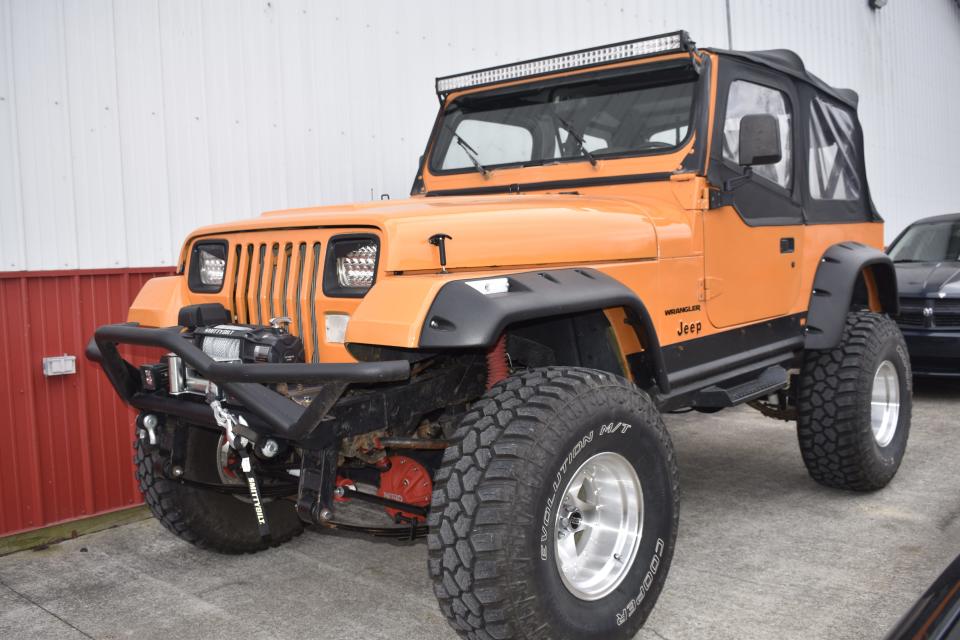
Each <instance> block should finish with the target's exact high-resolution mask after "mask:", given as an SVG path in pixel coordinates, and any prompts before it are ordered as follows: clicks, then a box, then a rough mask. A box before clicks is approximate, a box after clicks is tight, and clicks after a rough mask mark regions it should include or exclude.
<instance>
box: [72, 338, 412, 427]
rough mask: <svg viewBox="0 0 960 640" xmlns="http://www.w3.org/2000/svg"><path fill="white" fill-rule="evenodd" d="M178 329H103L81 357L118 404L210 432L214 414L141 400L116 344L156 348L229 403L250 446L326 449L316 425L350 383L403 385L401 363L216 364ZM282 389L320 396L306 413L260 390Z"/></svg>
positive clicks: (170, 401)
mask: <svg viewBox="0 0 960 640" xmlns="http://www.w3.org/2000/svg"><path fill="white" fill-rule="evenodd" d="M189 337H190V336H189V334H188V333H185V332H184V329H183V328H182V327H167V328H159V329H157V328H148V327H141V326H138V325H136V324H111V325H104V326H102V327H100V328H98V329H97V330H96V332H95V333H94V336H93V339H92V340H91V341H90V344H89V345H88V346H87V350H86V355H87V358H89V359H90V360H92V361H94V362H97V363H99V364H100V366H101V367H102V368H103V371H104V373H106V375H107V378H108V379H109V380H110V383H111V384H112V385H113V387H114V389H116V391H117V393H118V394H119V395H120V397H121V398H122V399H123V400H124V401H125V402H127V403H128V404H130V405H131V406H133V407H136V408H138V409H140V410H142V411H156V412H160V413H166V414H171V415H179V416H181V417H184V418H187V419H190V420H195V421H198V422H201V423H204V424H212V425H216V420H215V419H214V417H213V411H212V409H211V408H210V406H209V405H208V404H206V403H204V402H201V401H197V400H191V399H186V398H181V397H179V396H177V397H173V396H169V395H166V394H164V393H162V392H153V393H146V392H144V391H143V389H142V387H141V382H140V375H139V371H138V370H137V369H136V368H135V367H134V366H133V365H132V364H130V363H129V362H127V361H126V360H124V359H123V357H122V356H121V355H120V352H119V350H118V348H117V345H119V344H131V345H139V346H147V347H159V348H162V349H165V350H166V351H168V352H172V353H175V354H177V355H178V356H180V357H181V358H183V361H184V362H185V363H186V364H188V365H189V366H190V367H192V368H193V369H195V370H196V371H197V372H198V373H199V374H200V375H202V376H203V377H204V378H206V379H207V380H210V381H211V382H213V383H215V384H216V385H217V386H218V387H219V388H220V389H221V390H222V391H223V392H224V393H225V394H226V395H227V397H228V398H231V399H233V401H235V402H236V403H237V404H239V405H240V407H239V411H238V412H239V413H240V414H241V415H242V416H243V417H244V419H245V420H246V422H247V426H248V427H249V429H250V430H251V433H249V434H243V435H246V436H247V437H249V438H250V439H251V440H256V439H257V438H258V436H259V435H271V436H275V437H279V438H283V439H285V440H289V441H293V442H304V441H307V440H309V441H311V442H312V443H314V445H316V444H328V443H327V442H325V441H326V440H332V439H333V438H334V437H335V434H334V433H333V432H332V430H331V433H330V434H327V435H326V436H325V435H324V434H319V442H318V436H317V435H316V434H315V431H317V427H318V426H319V425H320V422H321V421H322V420H323V419H324V418H325V417H326V415H327V412H328V411H329V410H330V408H331V407H332V406H333V404H334V403H336V402H337V400H338V399H339V398H340V396H341V395H342V393H343V391H344V389H345V388H346V386H347V385H348V384H352V383H359V384H375V383H385V382H396V381H401V380H407V379H408V378H409V377H410V363H409V362H407V361H406V360H391V361H381V362H357V363H320V364H304V363H296V364H241V363H228V362H217V361H215V360H213V359H212V358H210V357H209V356H208V355H207V354H206V353H204V352H203V351H202V350H201V349H200V348H198V347H197V346H196V345H195V344H194V343H193V342H192V340H190V339H189ZM281 382H291V383H292V382H297V383H300V382H302V383H315V384H322V385H323V390H322V391H321V392H320V393H319V394H317V396H316V397H315V398H314V400H313V402H311V404H310V405H309V406H307V407H303V406H301V405H300V404H297V403H296V402H294V401H293V400H291V399H289V398H288V397H286V396H284V395H282V394H280V393H277V392H276V391H274V390H273V389H271V388H269V387H267V386H265V385H267V384H275V383H281Z"/></svg>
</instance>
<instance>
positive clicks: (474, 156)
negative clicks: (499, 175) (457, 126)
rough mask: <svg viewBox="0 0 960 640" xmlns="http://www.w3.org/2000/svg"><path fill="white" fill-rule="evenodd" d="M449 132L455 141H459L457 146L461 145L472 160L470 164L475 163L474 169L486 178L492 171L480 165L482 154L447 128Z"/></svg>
mask: <svg viewBox="0 0 960 640" xmlns="http://www.w3.org/2000/svg"><path fill="white" fill-rule="evenodd" d="M447 131H449V132H450V135H452V136H453V139H454V140H456V141H457V144H458V145H460V148H461V149H463V152H464V153H465V154H467V157H468V158H470V162H472V163H473V166H474V168H475V169H476V170H477V171H479V172H480V174H481V175H482V176H483V177H484V178H486V177H487V175H489V173H490V171H489V170H488V169H487V168H486V167H485V166H483V165H482V164H480V154H479V153H477V150H476V149H474V148H473V147H471V146H470V145H469V144H467V141H466V140H464V139H463V138H461V137H460V135H459V134H458V133H457V132H456V131H454V130H453V129H451V128H450V127H447Z"/></svg>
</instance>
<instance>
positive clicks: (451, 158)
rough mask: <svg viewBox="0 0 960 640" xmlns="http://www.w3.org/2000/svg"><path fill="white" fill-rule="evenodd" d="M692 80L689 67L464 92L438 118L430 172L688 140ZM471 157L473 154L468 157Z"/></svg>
mask: <svg viewBox="0 0 960 640" xmlns="http://www.w3.org/2000/svg"><path fill="white" fill-rule="evenodd" d="M696 82H697V75H696V73H695V72H694V71H693V69H692V68H691V67H689V66H683V67H676V66H673V67H670V68H659V69H649V70H641V71H637V72H634V73H631V74H629V75H625V74H622V73H621V74H618V75H617V76H616V77H605V76H602V75H600V76H592V77H588V78H585V79H583V80H581V81H579V82H572V81H566V82H564V83H562V84H560V83H553V84H550V85H546V86H544V85H541V86H540V87H538V88H535V89H525V90H510V91H504V90H496V89H495V90H492V91H490V92H489V93H479V94H468V95H466V96H464V97H462V98H460V99H458V100H456V101H455V102H454V103H453V104H451V105H450V106H449V107H448V108H447V110H446V112H445V113H444V114H443V119H442V122H441V124H440V127H439V133H438V135H437V140H436V143H435V145H434V150H433V152H432V153H431V158H430V169H431V171H432V172H433V173H445V172H463V171H474V170H475V169H476V168H477V167H476V164H477V163H479V164H480V165H482V167H483V168H484V169H489V168H495V167H503V166H511V165H513V166H517V165H521V166H522V165H536V164H545V163H548V162H560V161H583V160H587V159H589V156H594V157H596V158H604V157H618V156H634V155H644V154H649V153H658V152H663V151H666V150H672V149H675V148H677V147H678V146H679V145H680V144H682V143H683V142H684V141H685V140H686V138H687V137H688V135H689V132H690V129H691V121H692V116H693V103H694V93H695V89H696ZM471 156H473V157H472V158H471Z"/></svg>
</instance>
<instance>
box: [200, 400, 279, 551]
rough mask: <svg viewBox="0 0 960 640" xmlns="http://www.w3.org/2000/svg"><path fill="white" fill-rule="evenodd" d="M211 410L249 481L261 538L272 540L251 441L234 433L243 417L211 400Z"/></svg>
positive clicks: (248, 487)
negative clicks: (255, 469) (238, 458)
mask: <svg viewBox="0 0 960 640" xmlns="http://www.w3.org/2000/svg"><path fill="white" fill-rule="evenodd" d="M209 403H210V408H211V409H212V410H213V417H214V419H215V420H216V421H217V424H218V425H220V427H221V428H222V429H223V430H224V432H225V433H226V438H227V442H228V443H229V444H230V446H231V447H233V448H234V449H235V450H236V452H237V455H239V456H240V468H241V469H242V470H243V475H244V478H245V479H246V481H247V491H249V492H250V504H252V505H253V513H254V516H255V517H256V518H257V530H258V531H259V533H260V537H261V538H263V539H264V540H270V525H269V524H268V523H267V514H266V511H264V509H263V502H262V501H261V499H260V482H259V481H258V480H257V474H256V472H255V471H254V470H253V462H252V461H251V459H250V451H249V446H250V441H249V440H247V439H246V438H244V437H243V436H238V435H236V434H235V433H234V427H235V426H236V425H237V424H241V422H240V421H241V420H243V417H242V416H241V417H239V418H238V417H237V416H236V415H234V414H233V412H231V411H230V410H229V409H227V408H226V407H224V406H223V404H221V403H220V401H219V400H216V399H213V398H211V399H210V400H209Z"/></svg>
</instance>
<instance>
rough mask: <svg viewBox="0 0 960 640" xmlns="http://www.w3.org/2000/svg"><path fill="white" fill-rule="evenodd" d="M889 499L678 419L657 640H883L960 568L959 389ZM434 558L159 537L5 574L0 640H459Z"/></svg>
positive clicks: (931, 391)
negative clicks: (675, 480) (846, 489)
mask: <svg viewBox="0 0 960 640" xmlns="http://www.w3.org/2000/svg"><path fill="white" fill-rule="evenodd" d="M915 401H916V405H915V407H914V420H913V432H912V434H911V437H910V444H909V447H908V449H907V455H906V458H905V460H904V462H903V466H902V467H901V469H900V473H899V475H898V476H897V478H896V479H895V480H894V481H893V483H892V484H891V485H890V486H889V487H887V488H886V489H885V490H884V491H881V492H879V493H876V494H873V495H855V494H848V493H843V492H838V491H831V490H828V489H823V488H821V487H819V486H818V485H816V484H814V483H813V482H812V481H811V480H810V479H809V478H808V477H807V474H806V471H805V470H804V468H803V464H802V462H801V460H800V455H799V453H798V451H797V443H796V437H795V434H794V427H793V425H792V424H786V423H778V422H775V421H771V420H768V419H765V418H763V417H761V416H760V415H759V414H757V413H756V412H754V411H752V410H750V409H737V410H731V411H726V412H722V413H719V414H716V415H713V416H704V415H700V414H685V415H674V416H669V417H668V425H669V427H670V430H671V433H672V435H673V440H674V443H675V446H676V449H677V453H678V456H679V462H680V473H681V485H682V490H683V501H682V513H681V521H680V527H681V528H680V538H679V540H678V543H677V552H676V556H675V559H674V563H673V567H672V569H671V571H670V576H669V578H668V580H667V586H666V589H665V591H664V593H663V595H662V596H661V598H660V601H659V603H658V604H657V606H656V608H655V609H654V612H653V614H652V616H651V617H650V619H649V620H648V622H647V625H646V627H645V628H644V630H643V631H641V633H640V634H639V636H637V637H638V638H643V639H654V638H659V639H662V638H669V639H671V640H678V639H681V638H712V639H723V638H736V639H751V638H764V639H766V638H782V639H787V638H804V639H816V638H831V639H843V638H851V639H853V638H856V639H861V638H866V639H872V638H877V639H879V638H882V637H883V636H884V634H885V633H886V631H887V630H888V629H889V628H890V626H891V625H892V624H893V623H894V622H895V621H896V620H897V619H898V618H899V616H900V615H901V614H902V613H903V612H904V611H905V609H906V608H907V607H909V606H910V604H911V603H912V602H913V601H914V600H915V599H916V598H917V596H918V595H919V594H920V593H921V592H922V591H923V590H924V588H925V587H926V586H927V585H928V584H929V583H930V582H931V581H932V580H933V579H934V578H935V577H936V575H937V574H938V573H939V572H940V570H941V569H942V568H943V567H944V566H945V565H946V564H947V563H948V562H949V560H951V559H952V558H953V557H954V556H955V555H956V554H957V553H960V473H958V469H960V466H958V463H957V460H958V458H957V456H958V453H960V420H958V415H960V383H943V382H940V383H929V382H928V383H926V384H924V383H923V382H921V383H920V384H919V386H918V393H917V395H916V400H915ZM425 561H426V548H425V545H424V544H423V543H422V542H421V543H418V544H415V545H404V546H397V545H394V544H391V543H387V542H382V541H374V540H369V539H362V538H361V539H358V538H350V537H342V536H333V535H322V534H311V533H308V534H305V535H303V536H301V537H300V538H299V539H297V540H296V541H294V542H293V543H291V544H289V545H287V546H284V547H282V548H280V549H275V550H272V551H269V552H266V553H262V554H258V555H256V556H249V557H240V558H237V557H224V556H218V555H214V554H211V553H205V552H203V551H199V550H197V549H194V548H193V547H191V546H190V545H188V544H186V543H183V542H181V541H179V540H178V539H177V538H174V537H173V536H172V535H170V534H168V533H167V532H166V531H165V530H163V529H161V527H160V526H159V525H158V524H156V523H155V522H154V521H152V520H147V521H143V522H139V523H136V524H132V525H127V526H124V527H119V528H116V529H112V530H108V531H103V532H100V533H96V534H93V535H89V536H86V537H83V538H80V539H77V540H73V541H70V542H65V543H63V544H60V545H55V546H53V547H50V548H48V549H45V550H43V551H35V552H29V551H28V552H22V553H18V554H14V555H11V556H7V557H5V558H0V638H57V639H72V638H98V639H99V638H123V637H136V638H144V639H146V638H162V639H164V640H169V638H184V637H190V638H234V637H244V638H327V639H334V638H351V639H355V638H363V639H376V638H383V639H387V638H390V639H394V638H453V637H455V636H454V634H453V633H452V632H450V631H449V630H448V628H447V626H446V623H445V622H444V620H443V618H442V617H441V616H440V613H439V611H438V610H437V607H436V604H435V602H434V600H433V595H432V593H431V590H430V584H429V581H428V579H427V576H426V571H425V567H424V565H425Z"/></svg>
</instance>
